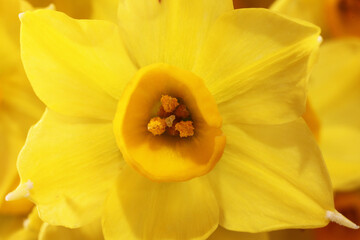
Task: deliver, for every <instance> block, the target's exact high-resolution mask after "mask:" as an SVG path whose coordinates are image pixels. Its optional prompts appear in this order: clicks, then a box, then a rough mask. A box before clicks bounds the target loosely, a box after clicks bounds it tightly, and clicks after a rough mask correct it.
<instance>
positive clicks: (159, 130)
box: [147, 117, 166, 135]
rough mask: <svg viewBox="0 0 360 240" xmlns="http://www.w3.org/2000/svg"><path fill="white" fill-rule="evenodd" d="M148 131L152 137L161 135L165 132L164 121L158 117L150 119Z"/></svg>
mask: <svg viewBox="0 0 360 240" xmlns="http://www.w3.org/2000/svg"><path fill="white" fill-rule="evenodd" d="M147 127H148V130H149V131H150V132H151V133H152V134H154V135H161V134H163V133H164V132H165V130H166V122H165V119H163V118H160V117H154V118H152V119H150V122H149V123H148V126H147Z"/></svg>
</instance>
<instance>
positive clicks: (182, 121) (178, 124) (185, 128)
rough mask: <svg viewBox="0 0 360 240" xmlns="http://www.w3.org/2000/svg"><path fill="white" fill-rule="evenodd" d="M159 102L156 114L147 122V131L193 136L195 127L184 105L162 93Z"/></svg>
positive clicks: (154, 133) (155, 133) (157, 133)
mask: <svg viewBox="0 0 360 240" xmlns="http://www.w3.org/2000/svg"><path fill="white" fill-rule="evenodd" d="M160 102H161V105H160V108H159V111H158V113H157V116H156V117H153V118H151V119H150V121H149V123H148V131H149V132H151V133H152V134H153V135H161V134H163V133H166V134H169V135H171V136H180V137H191V136H193V135H194V129H195V128H194V126H193V121H192V119H191V116H190V113H189V111H188V109H187V107H186V105H185V104H180V103H179V100H178V99H177V98H174V97H171V96H168V95H162V97H161V99H160Z"/></svg>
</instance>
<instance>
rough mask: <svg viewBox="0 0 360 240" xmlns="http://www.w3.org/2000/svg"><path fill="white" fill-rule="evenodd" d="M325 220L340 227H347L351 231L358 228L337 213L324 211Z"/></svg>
mask: <svg viewBox="0 0 360 240" xmlns="http://www.w3.org/2000/svg"><path fill="white" fill-rule="evenodd" d="M326 218H327V219H329V220H330V221H332V222H334V223H337V224H339V225H341V226H344V227H348V228H351V229H359V226H358V225H356V224H355V223H353V222H352V221H350V220H349V219H347V218H346V217H344V215H342V214H341V213H339V212H338V211H336V210H335V211H326Z"/></svg>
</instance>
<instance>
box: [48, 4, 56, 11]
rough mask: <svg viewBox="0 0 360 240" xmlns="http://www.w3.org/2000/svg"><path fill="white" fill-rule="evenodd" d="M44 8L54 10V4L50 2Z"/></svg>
mask: <svg viewBox="0 0 360 240" xmlns="http://www.w3.org/2000/svg"><path fill="white" fill-rule="evenodd" d="M46 9H49V10H56V7H55V4H53V3H50V4H49V6H47V7H46Z"/></svg>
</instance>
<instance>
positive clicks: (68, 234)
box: [39, 220, 104, 240]
mask: <svg viewBox="0 0 360 240" xmlns="http://www.w3.org/2000/svg"><path fill="white" fill-rule="evenodd" d="M64 239H66V240H79V239H86V240H101V239H104V237H103V234H102V231H101V223H100V220H98V221H96V222H94V223H92V224H88V225H85V226H83V227H81V228H75V229H71V228H65V227H60V226H53V225H49V224H48V223H44V224H43V225H42V226H41V229H40V233H39V240H64Z"/></svg>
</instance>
